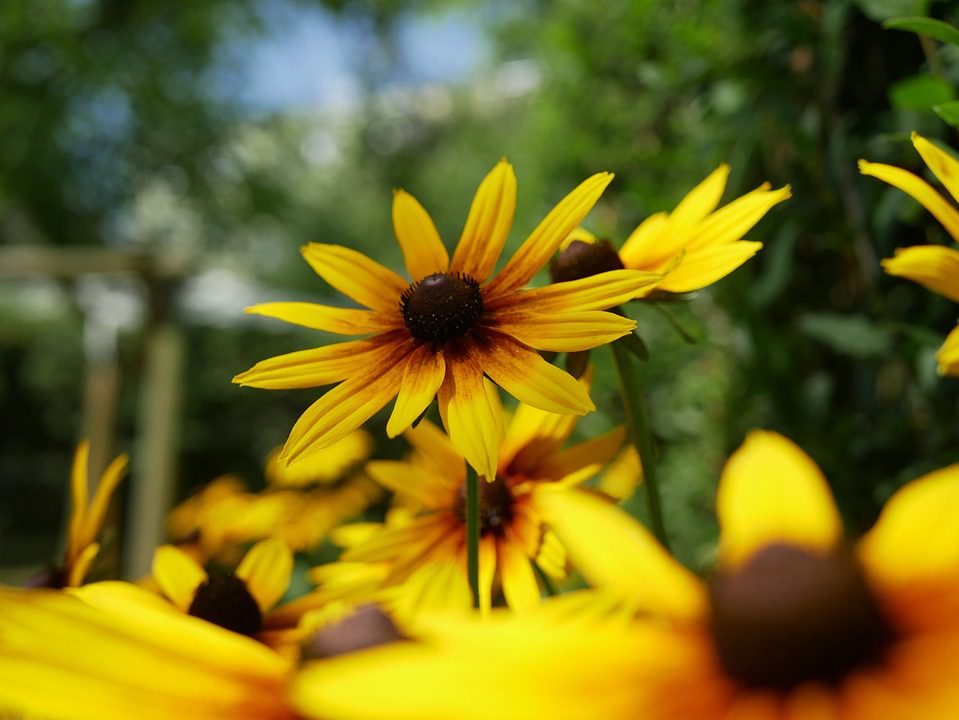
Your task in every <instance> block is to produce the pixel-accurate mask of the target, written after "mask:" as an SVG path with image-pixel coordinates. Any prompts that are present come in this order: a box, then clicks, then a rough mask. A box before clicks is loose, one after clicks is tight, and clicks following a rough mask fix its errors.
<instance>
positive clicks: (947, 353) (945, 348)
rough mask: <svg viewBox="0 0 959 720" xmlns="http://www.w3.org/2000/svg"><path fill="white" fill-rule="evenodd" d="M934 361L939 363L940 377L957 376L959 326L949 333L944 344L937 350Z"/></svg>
mask: <svg viewBox="0 0 959 720" xmlns="http://www.w3.org/2000/svg"><path fill="white" fill-rule="evenodd" d="M936 360H938V362H939V374H940V375H955V376H959V325H957V326H956V327H955V328H954V329H953V331H952V332H951V333H949V336H948V337H947V338H946V342H944V343H943V344H942V347H941V348H939V353H938V354H937V355H936Z"/></svg>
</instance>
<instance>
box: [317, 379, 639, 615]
mask: <svg viewBox="0 0 959 720" xmlns="http://www.w3.org/2000/svg"><path fill="white" fill-rule="evenodd" d="M585 384H586V383H584V385H585ZM498 412H499V413H502V410H499V411H498ZM576 421H577V418H576V417H575V416H570V415H556V414H554V413H548V412H545V411H543V410H540V409H538V408H534V407H531V406H529V405H524V404H520V405H519V407H518V408H517V410H516V413H515V414H514V415H513V417H512V419H511V420H510V422H509V425H508V427H507V429H506V432H505V436H504V439H503V446H502V452H501V454H500V458H499V464H498V466H497V471H496V474H495V476H494V478H493V480H492V481H491V482H486V483H481V484H480V486H479V508H480V509H479V514H480V528H479V530H480V540H479V576H480V588H479V600H480V608H481V609H482V610H483V611H488V610H489V608H490V607H491V603H492V598H493V594H494V588H497V587H501V588H502V591H503V596H504V598H505V600H506V603H507V604H508V605H509V606H510V607H513V608H515V609H519V610H523V609H528V608H530V607H532V606H534V605H537V604H538V603H539V600H540V586H539V580H538V578H537V568H538V569H539V570H540V571H541V572H542V573H544V574H546V575H547V576H551V577H553V578H557V579H558V578H562V577H564V575H565V561H566V555H565V552H564V551H563V547H562V545H561V544H560V543H559V542H558V541H557V540H556V538H555V536H554V535H553V534H552V533H551V532H550V531H549V529H548V527H547V526H545V525H544V523H543V520H542V516H541V511H540V508H539V505H540V502H541V501H542V500H541V497H542V495H543V494H544V493H548V494H551V493H556V492H576V491H577V490H576V488H577V486H578V485H579V484H580V483H582V482H583V481H585V480H588V479H589V478H591V477H592V476H594V475H595V474H596V473H597V472H598V471H599V470H600V469H601V468H602V467H603V466H604V465H605V464H606V463H608V462H609V461H610V460H611V459H612V458H613V456H614V455H615V454H616V452H617V450H618V449H619V448H620V446H621V445H622V442H623V435H624V433H623V430H622V428H617V429H615V430H612V431H610V432H608V433H606V434H604V435H601V436H599V437H597V438H594V439H592V440H588V441H586V442H582V443H579V444H576V445H572V446H571V447H568V448H567V447H564V444H565V442H566V440H567V439H568V438H569V436H570V434H571V433H572V432H573V429H574V427H575V425H576ZM405 437H406V438H407V439H408V440H409V442H410V444H411V445H412V446H413V452H412V454H411V456H410V457H409V459H408V460H405V461H374V462H371V463H370V464H369V465H368V466H367V471H368V472H369V474H370V477H372V478H373V479H374V480H376V481H378V482H379V483H381V484H382V485H383V486H385V487H387V488H389V489H391V490H393V491H394V492H395V493H396V494H397V496H398V497H401V498H408V499H409V500H410V501H411V503H413V504H416V505H418V506H419V508H420V513H419V514H418V515H416V516H415V517H413V518H412V519H409V520H407V521H403V522H399V523H395V524H387V525H386V526H384V527H383V528H382V529H380V530H379V531H373V532H370V534H369V536H368V537H367V538H366V539H365V540H363V541H360V542H358V543H357V544H355V545H353V546H352V547H351V548H349V549H348V550H347V551H346V552H345V553H344V554H343V556H342V562H341V563H335V564H333V565H330V566H326V567H321V568H319V569H318V571H319V572H321V573H322V577H321V578H320V577H318V578H317V579H322V580H323V586H322V587H321V592H329V591H330V589H331V587H330V586H332V587H337V586H339V587H342V586H343V584H344V583H345V582H350V581H355V582H356V583H357V584H356V588H357V589H358V590H359V592H360V595H359V596H353V597H354V598H356V599H365V600H369V599H375V600H379V601H381V602H388V603H391V606H392V607H395V608H397V612H398V614H400V615H401V616H403V617H408V616H409V614H410V613H413V614H415V613H417V612H422V611H423V610H424V609H428V608H430V607H454V608H455V607H468V606H469V591H468V585H467V572H466V561H467V549H466V534H465V514H466V509H465V483H466V465H465V463H464V460H463V457H462V455H460V453H459V452H458V451H457V450H456V448H455V447H454V446H453V444H452V443H451V442H450V440H449V438H448V437H447V436H446V435H445V434H444V433H443V432H442V431H441V430H440V429H439V428H437V427H436V426H435V425H433V424H432V423H430V422H428V421H425V420H424V421H423V422H421V423H420V424H419V425H418V426H417V427H416V428H413V429H411V430H408V431H407V432H406V433H405ZM363 565H369V566H371V567H369V568H363V567H362V566H363ZM377 578H379V582H378V583H377V582H376V580H377ZM371 587H375V588H376V590H377V593H376V594H373V595H372V596H366V597H364V595H363V594H364V593H368V592H370V589H371ZM382 588H388V589H392V591H390V592H387V593H385V594H384V593H379V592H378V591H379V590H380V589H382ZM397 588H398V589H397ZM425 598H428V599H429V602H428V601H427V600H426V599H425Z"/></svg>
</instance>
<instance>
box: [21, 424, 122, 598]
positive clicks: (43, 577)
mask: <svg viewBox="0 0 959 720" xmlns="http://www.w3.org/2000/svg"><path fill="white" fill-rule="evenodd" d="M127 462H128V459H127V456H126V455H125V454H123V455H119V456H118V457H116V458H115V459H114V460H113V462H111V463H110V464H109V465H108V466H107V469H106V470H104V471H103V475H102V476H101V477H100V482H99V483H97V486H96V489H95V490H94V493H93V497H92V498H91V497H90V482H89V464H90V444H89V443H88V442H87V441H83V442H81V443H80V444H79V445H77V450H76V452H75V453H74V456H73V469H72V471H71V473H70V521H69V525H68V526H67V548H66V551H65V552H64V554H63V562H62V563H61V564H60V565H59V566H57V567H54V568H52V569H50V570H48V571H44V572H42V573H40V574H39V575H37V576H36V577H35V578H34V579H33V580H32V581H31V583H30V584H31V585H35V586H44V587H58V588H59V587H77V586H78V585H82V584H83V582H84V580H85V579H86V577H87V574H88V573H89V572H90V568H91V567H92V566H93V562H94V560H96V557H97V554H98V553H99V552H100V543H98V542H97V536H98V535H99V534H100V531H101V530H102V529H103V523H104V521H105V520H106V516H107V510H108V509H109V507H110V499H111V498H112V497H113V492H114V491H115V490H116V488H117V485H119V484H120V481H121V480H122V479H123V475H124V473H125V472H126V469H127Z"/></svg>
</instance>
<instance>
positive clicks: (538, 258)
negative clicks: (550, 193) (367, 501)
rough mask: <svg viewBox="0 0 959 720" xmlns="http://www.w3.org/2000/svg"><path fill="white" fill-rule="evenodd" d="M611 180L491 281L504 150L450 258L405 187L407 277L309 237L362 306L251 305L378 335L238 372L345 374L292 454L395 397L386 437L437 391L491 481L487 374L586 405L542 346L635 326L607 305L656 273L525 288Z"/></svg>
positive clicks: (251, 379) (264, 380) (334, 280)
mask: <svg viewBox="0 0 959 720" xmlns="http://www.w3.org/2000/svg"><path fill="white" fill-rule="evenodd" d="M611 180H612V175H611V174H609V173H599V174H597V175H594V176H592V177H591V178H589V179H588V180H586V181H584V182H583V183H582V184H580V185H579V186H578V187H577V188H576V189H574V190H573V191H572V192H571V193H570V194H569V195H567V196H566V197H565V198H564V199H563V200H562V201H560V203H559V204H558V205H557V206H556V207H555V208H553V210H552V211H551V212H550V213H549V214H548V215H547V216H546V217H545V218H544V219H543V221H542V222H541V223H540V224H539V226H537V228H536V229H535V230H533V232H532V234H531V235H530V236H529V237H528V238H527V239H526V241H525V242H524V243H523V244H522V246H520V248H519V250H517V252H516V253H515V255H513V257H512V258H511V259H510V260H509V262H507V263H506V265H505V266H504V267H503V268H502V269H501V270H500V272H499V273H498V274H496V275H495V277H492V278H491V276H492V275H493V270H494V268H495V266H496V263H497V259H498V258H499V255H500V252H501V251H502V249H503V245H504V243H505V241H506V237H507V235H508V233H509V230H510V226H511V224H512V221H513V213H514V209H515V203H516V177H515V175H514V173H513V169H512V167H511V166H510V165H509V163H507V162H506V161H505V160H504V161H501V162H500V163H499V164H498V165H497V166H496V167H495V168H494V169H493V170H492V172H490V174H489V175H487V176H486V178H485V179H484V180H483V182H482V183H481V184H480V186H479V189H478V190H477V193H476V196H475V198H474V200H473V204H472V206H471V207H470V211H469V214H468V216H467V219H466V226H465V228H464V230H463V233H462V235H461V236H460V241H459V244H458V245H457V247H456V250H455V252H454V253H453V257H452V259H450V258H449V255H448V253H447V250H446V248H445V247H444V245H443V243H442V241H441V240H440V237H439V233H438V232H437V230H436V227H435V226H434V224H433V221H432V220H431V219H430V217H429V215H428V214H427V213H426V211H425V210H424V209H423V208H422V206H421V205H420V204H419V203H418V202H417V201H416V200H415V199H414V198H413V197H412V196H411V195H409V194H408V193H406V192H404V191H402V190H400V191H397V192H396V193H395V195H394V198H393V226H394V229H395V231H396V237H397V240H398V241H399V244H400V247H401V248H402V250H403V256H404V259H405V262H406V269H407V271H408V273H409V280H407V279H404V278H402V277H401V276H400V275H398V274H396V273H395V272H393V271H392V270H389V269H387V268H385V267H383V266H382V265H380V264H378V263H376V262H374V261H373V260H371V259H369V258H367V257H366V256H364V255H362V254H360V253H358V252H356V251H354V250H350V249H349V248H345V247H340V246H336V245H325V244H319V243H311V244H309V245H307V246H305V247H304V248H303V256H304V258H305V259H306V261H307V262H308V263H309V264H310V266H311V267H312V268H313V269H314V270H315V271H316V272H317V274H319V275H320V276H321V277H322V278H323V279H324V280H326V281H327V282H328V283H329V284H330V285H332V286H333V287H335V288H336V289H337V290H339V291H340V292H342V293H344V294H345V295H347V296H349V297H350V298H352V299H353V300H355V301H356V302H358V303H359V304H361V305H363V306H364V308H365V309H362V310H358V309H348V308H338V307H326V306H322V305H314V304H310V303H289V302H286V303H267V304H265V305H257V306H255V307H253V308H250V310H249V312H251V313H255V314H259V315H265V316H268V317H274V318H278V319H281V320H285V321H287V322H292V323H294V324H298V325H303V326H305V327H309V328H315V329H318V330H324V331H327V332H335V333H340V334H344V335H369V336H371V337H369V338H367V339H362V340H353V341H350V342H346V343H340V344H336V345H331V346H326V347H321V348H316V349H313V350H303V351H300V352H295V353H291V354H288V355H282V356H279V357H275V358H271V359H269V360H265V361H263V362H260V363H258V364H257V365H255V366H254V367H253V368H251V369H250V370H248V371H247V372H244V373H242V374H240V375H238V376H237V377H236V378H234V381H235V382H237V383H239V384H241V385H248V386H253V387H259V388H268V389H285V388H303V387H320V386H324V385H331V384H336V387H334V388H333V389H332V390H330V391H328V392H327V393H326V394H325V395H323V396H322V397H321V398H320V399H319V400H317V401H316V402H315V403H314V404H313V405H312V406H311V407H310V408H309V409H308V410H307V411H306V412H305V413H304V414H303V416H302V417H301V418H300V419H299V420H298V421H297V423H296V425H295V426H294V427H293V430H292V432H291V434H290V437H289V439H288V441H287V443H286V446H285V448H284V459H285V461H286V462H287V463H288V464H290V463H294V462H296V461H297V460H299V459H300V458H302V457H305V456H307V455H308V454H309V453H311V452H313V451H315V450H317V449H320V448H322V447H325V446H327V445H329V444H331V443H333V442H336V441H337V440H338V439H340V438H342V437H343V436H344V435H346V434H347V433H349V432H350V431H352V430H354V429H356V428H357V427H359V426H360V425H361V424H362V423H363V422H365V421H366V420H367V419H369V418H370V417H371V416H372V415H373V414H374V413H376V412H377V411H378V410H380V409H381V408H382V407H383V406H384V405H386V404H387V403H388V402H389V401H390V400H391V399H392V398H393V397H396V404H395V405H394V407H393V412H392V414H391V415H390V418H389V422H388V423H387V433H388V434H389V435H390V436H391V437H395V436H396V435H399V434H400V433H401V432H403V431H404V430H405V429H406V428H408V427H409V426H410V425H411V424H412V423H413V421H414V420H416V418H418V417H419V416H420V415H421V414H422V413H423V411H424V410H425V409H426V408H427V406H428V405H429V404H430V403H431V402H432V400H433V397H434V396H436V397H438V399H439V405H440V411H441V414H442V416H443V418H444V423H445V424H446V427H447V429H448V430H449V433H450V437H451V438H452V441H453V443H454V445H456V447H457V448H459V450H460V452H461V453H462V454H463V455H464V456H465V457H466V458H467V460H468V461H469V462H470V464H471V465H473V467H475V468H476V470H477V472H478V473H479V474H480V475H482V476H485V477H486V478H487V479H491V478H493V477H494V475H495V472H496V459H497V453H498V449H499V440H500V438H499V429H498V428H499V419H498V418H497V417H496V414H495V412H494V409H493V405H492V404H491V400H490V394H489V388H488V387H487V386H486V384H485V383H484V376H485V377H488V378H489V379H491V380H492V381H493V382H494V383H496V385H499V386H500V387H502V388H503V389H504V390H506V391H507V392H509V393H510V394H512V395H514V396H515V397H517V398H518V399H519V400H521V401H522V402H524V403H526V404H528V405H532V406H534V407H538V408H541V409H543V410H548V411H550V412H555V413H561V414H573V415H582V414H584V413H587V412H589V411H591V410H592V409H593V403H592V401H591V400H590V399H589V395H588V393H587V392H586V390H585V388H584V387H583V386H582V385H580V384H578V383H577V382H576V381H575V379H574V378H572V377H571V376H570V375H568V374H567V373H565V372H563V371H562V370H560V369H559V368H556V367H554V366H553V365H550V364H549V363H548V362H546V361H545V360H544V359H543V358H542V357H540V355H539V354H538V353H537V352H536V351H537V350H554V351H576V350H585V349H588V348H592V347H596V346H598V345H601V344H603V343H606V342H610V341H612V340H615V339H616V338H618V337H621V336H622V335H625V334H627V333H629V332H630V331H631V330H632V328H633V326H634V323H633V322H632V321H631V320H628V319H626V318H623V317H620V316H618V315H615V314H612V313H604V312H601V310H602V309H604V308H609V307H613V306H615V305H618V304H620V303H621V302H624V301H625V300H627V299H629V298H631V297H635V296H636V295H638V294H641V293H642V292H643V290H644V288H650V289H651V288H652V287H653V286H654V285H655V284H656V282H657V281H658V279H659V276H658V274H656V273H647V272H639V271H631V270H624V269H618V270H613V271H611V272H610V273H606V274H602V275H599V276H597V277H594V278H586V279H583V280H578V281H575V282H571V283H558V284H554V285H551V286H548V287H545V288H539V289H535V290H524V289H523V286H525V285H526V284H527V283H528V282H529V280H530V279H531V278H532V277H533V275H535V274H536V272H537V271H538V270H539V269H540V268H541V267H542V266H543V265H544V264H545V263H546V262H547V261H548V260H549V258H550V256H551V255H552V254H553V253H554V252H555V250H556V248H557V247H558V246H559V244H560V243H561V242H562V241H563V239H564V238H565V237H566V236H567V235H568V234H569V233H570V232H571V231H572V230H573V229H574V228H575V227H576V226H577V225H578V224H579V223H580V221H582V219H583V218H584V217H585V216H586V214H587V213H588V212H589V211H590V209H591V208H592V207H593V205H594V204H595V203H596V201H597V200H598V199H599V197H600V195H601V194H602V192H603V190H604V189H605V188H606V186H607V185H608V184H609V182H610V181H611Z"/></svg>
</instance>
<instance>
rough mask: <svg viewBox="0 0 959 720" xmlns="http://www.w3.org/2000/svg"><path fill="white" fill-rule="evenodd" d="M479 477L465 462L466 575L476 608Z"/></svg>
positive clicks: (478, 602) (477, 599)
mask: <svg viewBox="0 0 959 720" xmlns="http://www.w3.org/2000/svg"><path fill="white" fill-rule="evenodd" d="M479 540H480V517H479V478H477V476H476V470H474V469H473V467H472V466H471V465H470V464H469V463H467V464H466V575H467V578H468V580H469V585H470V593H472V595H473V607H474V608H478V607H479V605H480V601H479Z"/></svg>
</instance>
